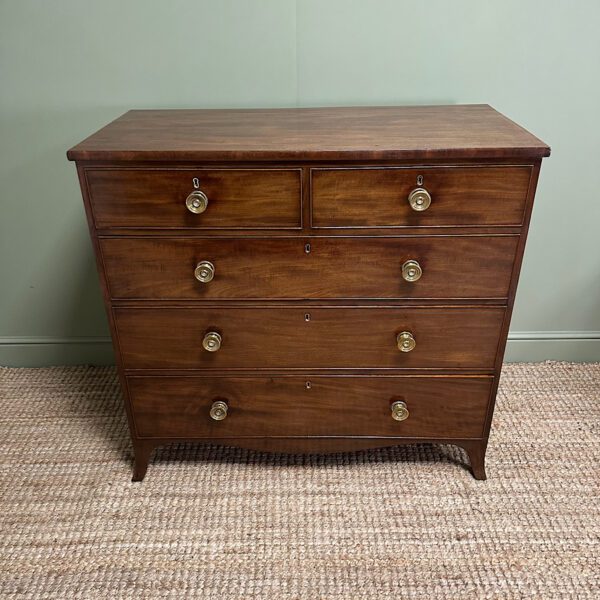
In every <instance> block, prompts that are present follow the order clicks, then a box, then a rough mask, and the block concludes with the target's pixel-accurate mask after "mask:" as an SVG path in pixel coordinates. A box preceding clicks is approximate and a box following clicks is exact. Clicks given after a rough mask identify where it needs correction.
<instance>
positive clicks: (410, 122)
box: [68, 105, 549, 481]
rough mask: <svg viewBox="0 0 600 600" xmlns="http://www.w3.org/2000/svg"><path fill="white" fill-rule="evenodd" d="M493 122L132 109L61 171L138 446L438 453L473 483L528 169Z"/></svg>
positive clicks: (531, 167)
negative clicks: (408, 446) (75, 181)
mask: <svg viewBox="0 0 600 600" xmlns="http://www.w3.org/2000/svg"><path fill="white" fill-rule="evenodd" d="M548 155H549V148H548V147H547V146H546V145H545V144H544V143H543V142H541V141H540V140H539V139H537V138H536V137H534V136H533V135H531V134H529V133H527V132H526V131H525V130H523V129H522V128H520V127H519V126H517V125H516V124H514V123H513V122H511V121H509V120H508V119H506V118H505V117H503V116H502V115H501V114H499V113H498V112H496V111H495V110H493V109H492V108H490V107H489V106H486V105H471V106H446V107H442V106H440V107H405V108H398V107H379V108H328V109H276V110H172V111H167V110H165V111H154V110H150V111H130V112H128V113H126V114H125V115H123V116H122V117H121V118H119V119H117V120H116V121H114V122H113V123H111V124H109V125H108V126H106V127H105V128H103V129H101V130H100V131H99V132H97V133H95V134H94V135H92V136H91V137H89V138H87V139H86V140H85V141H83V142H82V143H80V144H79V145H77V146H75V147H74V148H72V149H71V150H69V152H68V157H69V159H71V160H75V161H76V162H77V171H78V174H79V181H80V184H81V190H82V195H83V200H84V204H85V209H86V214H87V219H88V223H89V229H90V233H91V236H92V241H93V244H94V250H95V254H96V260H97V265H98V271H99V274H100V279H101V282H102V288H103V293H104V300H105V304H106V308H107V312H108V317H109V323H110V328H111V334H112V338H113V343H114V349H115V355H116V358H117V365H118V370H119V375H120V379H121V384H122V388H123V395H124V399H125V408H126V412H127V416H128V420H129V427H130V432H131V438H132V442H133V447H134V454H135V461H134V462H135V464H134V476H133V478H134V480H136V481H137V480H141V479H142V478H143V477H144V475H145V473H146V469H147V465H148V462H149V459H150V456H151V453H152V451H153V450H154V448H156V447H157V446H159V445H164V444H169V443H172V442H179V441H183V440H186V441H199V442H201V441H204V442H211V443H218V444H226V445H237V446H242V447H247V448H254V449H259V450H266V451H276V452H294V453H295V452H319V453H321V452H338V451H352V450H358V449H363V448H371V447H379V446H386V445H394V444H404V443H416V442H434V443H438V442H439V443H451V444H456V445H459V446H461V447H463V448H464V449H465V450H466V452H467V454H468V455H469V458H470V462H471V469H472V472H473V474H474V476H475V477H476V478H478V479H484V478H485V469H484V457H485V450H486V447H487V441H488V435H489V432H490V426H491V420H492V413H493V409H494V402H495V396H496V390H497V386H498V377H499V375H500V369H501V365H502V359H503V355H504V348H505V344H506V337H507V332H508V327H509V323H510V316H511V311H512V306H513V301H514V298H515V292H516V286H517V280H518V277H519V270H520V266H521V259H522V256H523V251H524V246H525V239H526V235H527V229H528V225H529V219H530V215H531V208H532V204H533V199H534V194H535V188H536V183H537V179H538V174H539V170H540V163H541V160H542V158H543V157H544V156H548Z"/></svg>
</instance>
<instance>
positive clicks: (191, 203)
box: [185, 190, 208, 215]
mask: <svg viewBox="0 0 600 600" xmlns="http://www.w3.org/2000/svg"><path fill="white" fill-rule="evenodd" d="M185 205H186V206H187V209H188V210H189V211H190V212H193V213H194V214H196V215H199V214H200V213H203V212H204V211H205V210H206V209H207V207H208V196H207V195H206V194H205V193H204V192H201V191H200V190H194V191H193V192H192V193H191V194H190V195H189V196H188V197H187V198H186V199H185Z"/></svg>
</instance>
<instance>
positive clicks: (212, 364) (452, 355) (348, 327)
mask: <svg viewBox="0 0 600 600" xmlns="http://www.w3.org/2000/svg"><path fill="white" fill-rule="evenodd" d="M113 311H114V315H115V322H116V327H117V331H118V335H119V347H120V350H121V356H122V359H123V363H124V366H125V368H128V369H148V368H154V369H162V368H164V369H270V368H281V369H294V368H305V369H309V368H310V369H329V368H341V369H345V368H366V369H386V368H387V369H389V368H396V369H402V368H417V369H419V368H452V369H457V368H471V369H492V368H493V366H494V358H495V355H496V349H497V346H498V339H499V336H500V330H501V326H502V321H503V317H504V308H503V307H479V308H462V307H461V308H458V307H445V308H439V307H436V308H429V307H414V308H397V307H379V308H365V307H354V308H349V307H346V308H338V307H327V308H323V307H321V308H309V307H304V308H301V307H277V308H275V307H273V308H258V307H256V308H223V307H217V308H212V307H197V308H115V309H113ZM405 331H406V332H410V333H412V335H413V337H414V339H415V341H416V347H415V348H414V349H413V350H412V351H410V352H401V351H400V350H399V349H398V345H397V344H398V342H397V336H398V335H399V334H401V333H402V332H405ZM210 332H216V333H218V334H219V335H220V336H221V347H220V349H219V350H218V351H216V352H209V351H207V350H205V349H204V348H203V340H204V338H205V336H206V335H207V334H208V333H210Z"/></svg>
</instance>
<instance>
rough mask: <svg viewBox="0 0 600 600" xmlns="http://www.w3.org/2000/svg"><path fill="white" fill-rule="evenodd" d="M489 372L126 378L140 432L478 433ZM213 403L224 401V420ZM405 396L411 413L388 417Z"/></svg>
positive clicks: (248, 434) (462, 435) (214, 435)
mask: <svg viewBox="0 0 600 600" xmlns="http://www.w3.org/2000/svg"><path fill="white" fill-rule="evenodd" d="M492 381H493V378H492V377H481V376H479V377H403V376H376V377H355V376H352V377H348V376H337V377H332V376H309V375H307V376H303V377H297V376H294V377H276V376H275V377H129V378H128V379H127V385H128V388H129V393H130V396H131V402H132V406H133V411H134V419H135V426H136V429H137V433H138V435H139V436H141V437H167V438H168V437H181V438H194V437H209V438H228V437H254V436H277V437H280V436H365V435H367V436H402V437H431V438H446V437H456V438H472V437H474V438H477V437H481V436H482V435H483V425H484V422H485V416H486V410H487V405H488V400H489V396H490V390H491V386H492ZM215 401H222V402H225V403H226V404H227V416H226V418H225V419H223V420H221V421H215V420H214V419H212V418H211V417H210V409H211V406H212V404H213V402H215ZM397 401H402V402H404V403H405V405H406V408H407V409H408V413H409V414H408V418H406V419H405V420H403V421H398V420H395V419H394V418H392V411H391V407H392V405H393V403H394V402H397Z"/></svg>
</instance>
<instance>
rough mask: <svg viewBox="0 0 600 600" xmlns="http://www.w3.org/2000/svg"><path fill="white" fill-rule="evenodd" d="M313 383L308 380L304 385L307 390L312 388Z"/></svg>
mask: <svg viewBox="0 0 600 600" xmlns="http://www.w3.org/2000/svg"><path fill="white" fill-rule="evenodd" d="M311 385H312V384H311V383H310V381H307V382H306V383H305V384H304V387H305V388H306V389H307V390H310V388H311Z"/></svg>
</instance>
